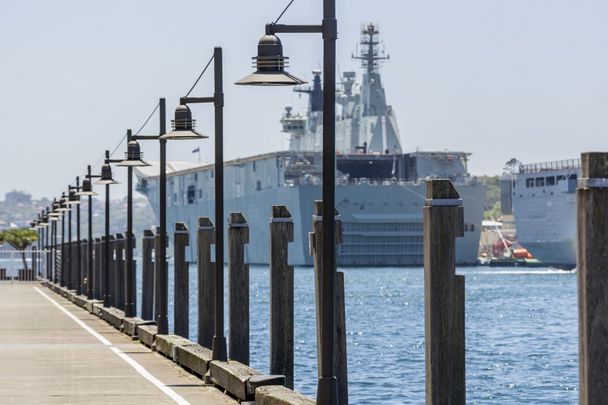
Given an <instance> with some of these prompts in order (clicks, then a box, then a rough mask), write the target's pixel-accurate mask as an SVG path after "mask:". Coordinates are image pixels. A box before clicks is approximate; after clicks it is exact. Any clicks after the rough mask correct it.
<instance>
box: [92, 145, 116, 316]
mask: <svg viewBox="0 0 608 405" xmlns="http://www.w3.org/2000/svg"><path fill="white" fill-rule="evenodd" d="M108 160H110V151H109V150H106V159H105V162H104V164H103V166H101V176H100V177H99V180H97V181H96V182H95V184H102V185H105V186H106V217H105V225H106V239H105V252H104V253H105V257H104V261H103V277H102V290H103V294H104V295H103V306H104V307H106V308H107V307H109V306H110V305H111V297H110V288H109V286H110V185H112V184H118V182H117V181H114V179H113V178H112V166H110V163H108Z"/></svg>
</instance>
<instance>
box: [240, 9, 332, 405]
mask: <svg viewBox="0 0 608 405" xmlns="http://www.w3.org/2000/svg"><path fill="white" fill-rule="evenodd" d="M277 33H320V34H322V36H323V223H322V229H323V272H322V275H321V296H322V299H321V304H322V307H321V308H320V311H319V313H320V318H321V325H320V329H321V330H320V334H319V335H320V336H321V342H320V356H319V357H320V358H319V382H318V385H317V403H318V404H332V405H333V404H336V403H337V400H338V399H337V398H338V391H337V381H336V377H335V370H334V340H335V337H334V330H335V320H334V299H335V298H334V273H335V264H336V259H335V257H336V255H335V229H334V206H335V181H336V179H335V169H336V164H335V158H336V148H335V144H336V141H335V134H336V39H337V37H338V35H337V34H338V29H337V21H336V0H323V21H322V23H321V24H320V25H284V24H276V23H274V24H267V25H266V35H264V36H263V37H262V39H261V40H260V41H259V44H258V56H257V58H254V60H255V61H256V62H257V63H256V65H257V71H256V72H255V73H254V74H252V75H249V76H246V77H245V78H243V79H241V80H239V81H238V82H236V84H241V85H258V86H268V85H293V84H298V83H295V82H296V80H295V79H294V78H293V76H291V75H289V74H288V73H287V72H285V70H284V68H285V62H284V61H285V58H284V57H283V47H282V45H281V41H280V40H279V39H278V38H277V37H276V35H275V34H277Z"/></svg>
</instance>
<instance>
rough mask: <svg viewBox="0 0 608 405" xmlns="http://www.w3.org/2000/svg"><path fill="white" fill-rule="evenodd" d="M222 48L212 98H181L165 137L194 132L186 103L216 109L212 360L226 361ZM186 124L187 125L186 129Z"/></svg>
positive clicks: (216, 50) (216, 60)
mask: <svg viewBox="0 0 608 405" xmlns="http://www.w3.org/2000/svg"><path fill="white" fill-rule="evenodd" d="M222 65H223V63H222V48H221V47H215V48H214V49H213V74H214V93H213V97H188V96H186V97H182V98H181V99H180V105H179V107H177V109H176V110H175V120H174V122H175V123H176V126H177V123H178V122H180V123H183V124H184V128H183V129H181V130H178V129H177V128H176V129H174V131H172V132H171V133H169V134H167V135H165V136H164V137H165V138H166V139H183V138H184V136H186V135H184V134H187V133H188V132H193V131H192V128H193V127H194V120H193V119H192V113H191V112H190V109H189V108H188V104H193V103H213V105H214V109H215V159H214V160H215V176H214V177H215V226H216V230H215V336H214V337H213V360H221V361H226V360H227V357H228V353H227V349H226V336H224V89H223V74H222V72H223V66H222ZM188 127H189V128H190V129H189V130H188Z"/></svg>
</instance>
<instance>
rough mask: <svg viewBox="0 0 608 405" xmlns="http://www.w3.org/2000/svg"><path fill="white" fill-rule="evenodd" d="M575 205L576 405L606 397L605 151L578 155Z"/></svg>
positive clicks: (607, 199)
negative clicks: (577, 343)
mask: <svg viewBox="0 0 608 405" xmlns="http://www.w3.org/2000/svg"><path fill="white" fill-rule="evenodd" d="M580 174H581V179H580V180H579V184H578V188H577V191H576V202H577V208H576V210H577V233H578V235H577V236H578V238H577V239H578V246H577V279H578V305H579V387H580V389H579V403H580V404H581V405H596V404H605V403H606V398H607V393H608V361H607V360H606V359H608V316H607V314H608V300H607V299H606V297H607V296H608V260H607V258H608V215H607V211H608V210H607V207H608V153H600V152H592V153H583V154H582V155H581V172H580Z"/></svg>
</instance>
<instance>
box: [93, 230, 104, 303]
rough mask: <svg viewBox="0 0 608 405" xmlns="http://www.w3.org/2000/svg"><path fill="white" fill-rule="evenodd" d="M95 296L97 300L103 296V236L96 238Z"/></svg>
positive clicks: (94, 262) (94, 259) (94, 257)
mask: <svg viewBox="0 0 608 405" xmlns="http://www.w3.org/2000/svg"><path fill="white" fill-rule="evenodd" d="M93 253H94V254H93V297H94V298H95V299H96V300H100V299H101V298H102V293H101V268H102V267H101V257H102V254H101V238H95V243H94V252H93Z"/></svg>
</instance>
